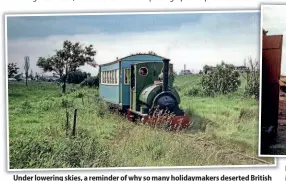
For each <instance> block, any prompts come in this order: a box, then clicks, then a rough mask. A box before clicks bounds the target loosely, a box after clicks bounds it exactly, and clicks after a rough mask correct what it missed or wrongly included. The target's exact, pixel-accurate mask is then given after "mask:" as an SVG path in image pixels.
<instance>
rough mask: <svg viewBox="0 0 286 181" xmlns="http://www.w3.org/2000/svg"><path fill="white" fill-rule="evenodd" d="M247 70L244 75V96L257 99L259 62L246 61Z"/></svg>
mask: <svg viewBox="0 0 286 181" xmlns="http://www.w3.org/2000/svg"><path fill="white" fill-rule="evenodd" d="M248 64H249V65H248V69H249V71H247V73H246V86H245V89H244V95H245V96H246V97H252V96H253V97H254V98H256V99H259V62H258V61H253V60H252V59H251V58H249V59H248Z"/></svg>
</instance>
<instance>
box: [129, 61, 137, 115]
mask: <svg viewBox="0 0 286 181" xmlns="http://www.w3.org/2000/svg"><path fill="white" fill-rule="evenodd" d="M135 66H136V65H131V73H130V74H131V77H130V108H131V110H136V100H134V99H136V87H135ZM134 102H135V103H134ZM134 105H135V106H134Z"/></svg>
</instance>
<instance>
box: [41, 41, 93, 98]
mask: <svg viewBox="0 0 286 181" xmlns="http://www.w3.org/2000/svg"><path fill="white" fill-rule="evenodd" d="M95 54H96V51H95V50H94V49H93V45H89V46H86V47H83V45H81V44H80V43H79V42H76V43H74V44H73V43H72V42H71V41H68V40H66V41H64V42H63V47H62V48H61V49H59V50H55V55H53V56H52V57H48V58H44V57H39V59H38V62H37V66H39V67H40V68H42V69H43V70H44V72H52V71H54V72H56V73H57V74H58V75H59V76H60V78H61V79H62V80H63V82H64V84H63V87H62V88H63V89H62V91H63V93H65V92H66V82H67V75H68V74H69V72H72V71H76V70H77V68H78V67H80V66H82V65H84V64H85V63H92V62H94V58H93V57H94V56H95ZM94 64H95V63H94Z"/></svg>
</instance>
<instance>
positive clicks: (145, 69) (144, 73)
mask: <svg viewBox="0 0 286 181" xmlns="http://www.w3.org/2000/svg"><path fill="white" fill-rule="evenodd" d="M139 74H140V75H142V76H146V75H147V74H148V69H147V68H146V67H141V68H140V69H139Z"/></svg>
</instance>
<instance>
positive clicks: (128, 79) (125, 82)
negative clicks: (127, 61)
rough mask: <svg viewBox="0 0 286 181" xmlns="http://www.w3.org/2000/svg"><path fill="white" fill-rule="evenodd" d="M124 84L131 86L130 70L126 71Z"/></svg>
mask: <svg viewBox="0 0 286 181" xmlns="http://www.w3.org/2000/svg"><path fill="white" fill-rule="evenodd" d="M124 84H130V69H124Z"/></svg>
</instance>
